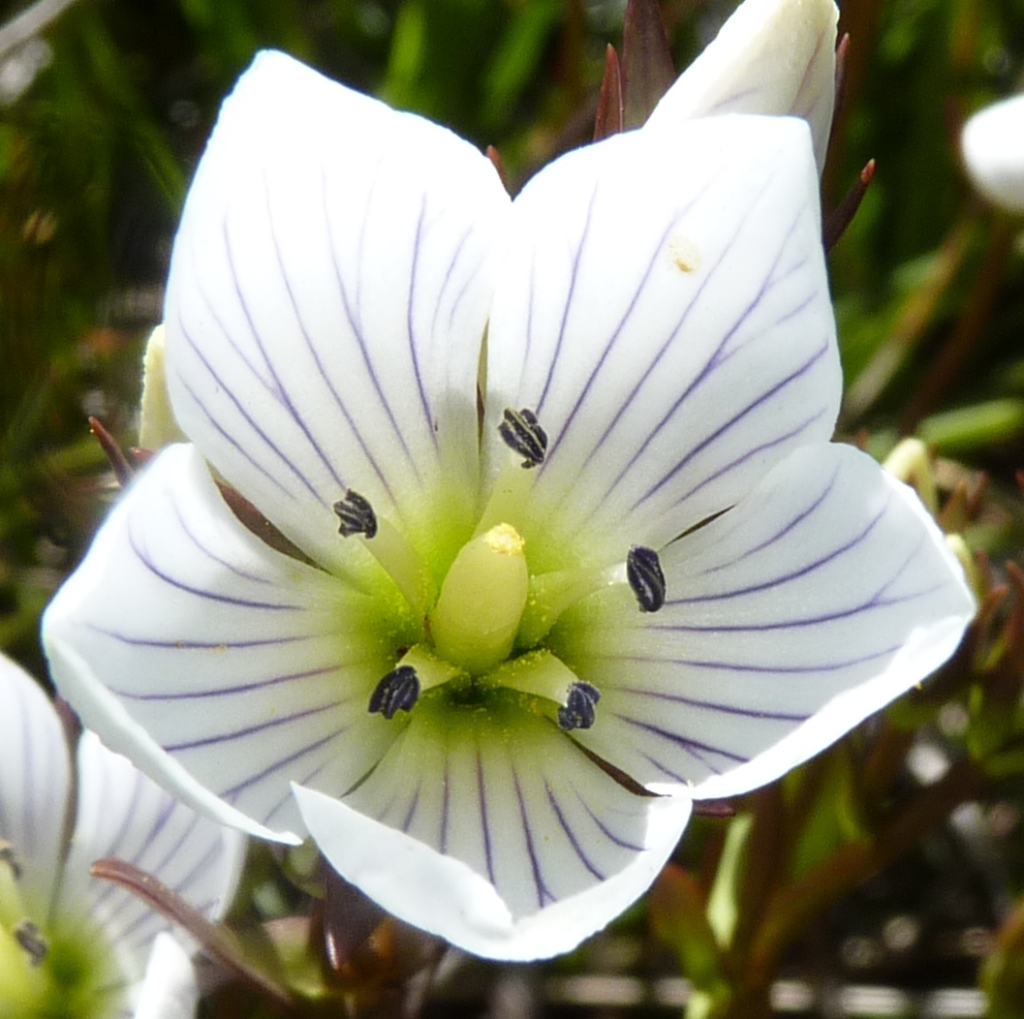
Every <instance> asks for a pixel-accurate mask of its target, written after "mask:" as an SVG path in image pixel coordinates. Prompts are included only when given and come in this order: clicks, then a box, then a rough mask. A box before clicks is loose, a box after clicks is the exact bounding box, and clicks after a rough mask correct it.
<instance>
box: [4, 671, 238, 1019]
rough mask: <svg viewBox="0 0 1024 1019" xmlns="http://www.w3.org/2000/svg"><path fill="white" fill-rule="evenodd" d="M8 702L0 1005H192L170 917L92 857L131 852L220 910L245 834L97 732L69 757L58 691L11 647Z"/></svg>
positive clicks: (79, 1009) (33, 1013)
mask: <svg viewBox="0 0 1024 1019" xmlns="http://www.w3.org/2000/svg"><path fill="white" fill-rule="evenodd" d="M0 704H3V705H4V709H3V711H2V712H0V1014H2V1015H3V1016H5V1017H7V1019H33V1017H39V1019H43V1017H53V1016H74V1017H75V1019H114V1017H118V1016H131V1015H134V1016H135V1017H136V1019H183V1017H185V1016H189V1015H193V1014H194V1011H195V1004H196V1000H197V989H196V984H195V977H194V975H193V973H192V966H191V963H190V962H189V959H188V955H187V953H186V951H185V948H184V947H183V946H182V943H181V942H180V941H179V940H178V939H177V938H176V937H174V936H172V935H171V934H169V933H166V932H167V931H168V930H169V924H168V923H167V921H165V920H164V919H163V918H162V917H160V916H159V915H157V914H156V913H153V912H152V911H151V910H150V909H149V908H148V907H147V906H146V905H145V904H144V903H142V902H141V901H140V900H139V899H137V898H135V896H133V895H132V894H131V893H130V892H129V891H127V890H126V889H124V888H121V887H120V886H116V885H113V884H111V883H109V882H106V881H100V880H98V879H95V878H91V877H90V876H89V867H90V865H91V864H92V863H93V862H94V861H95V860H97V859H101V858H104V857H111V856H114V857H118V858H119V859H123V860H126V861H128V862H129V863H134V864H135V865H136V866H137V867H139V868H140V869H142V870H144V871H146V872H147V873H151V874H153V875H154V876H156V877H157V878H158V879H159V880H160V881H161V882H162V883H164V884H166V885H167V886H168V887H170V888H172V889H173V890H175V891H177V892H178V893H179V894H180V895H182V896H183V897H184V898H185V899H187V900H188V901H189V902H191V903H192V904H193V905H194V906H196V907H198V908H200V909H202V910H203V911H204V912H205V913H206V914H207V915H212V914H215V913H217V912H218V911H219V910H220V909H221V908H222V907H225V906H226V905H227V904H228V902H229V901H230V897H231V895H232V892H233V890H234V885H235V881H236V878H237V875H238V872H239V866H240V860H241V852H242V850H243V848H244V839H242V838H241V837H240V836H239V835H238V833H236V832H233V831H228V830H226V829H224V828H223V827H222V826H221V825H219V824H216V823H215V822H212V821H209V820H207V819H206V818H203V817H199V816H198V815H196V814H195V813H194V812H193V811H192V810H189V809H188V808H187V807H185V806H183V805H182V804H180V803H179V802H177V801H176V800H175V799H174V798H173V797H171V796H169V795H168V794H167V793H165V792H163V790H161V789H159V788H158V787H157V786H155V785H154V784H153V783H152V782H151V781H150V780H149V779H148V778H146V777H145V776H144V775H142V774H141V773H140V772H138V771H136V769H135V768H133V767H132V766H131V764H130V763H129V762H128V761H126V760H125V759H124V758H123V757H120V756H118V755H117V754H112V753H111V752H110V751H109V750H107V749H106V748H104V747H103V746H102V744H101V743H100V742H99V740H98V739H97V738H96V737H95V735H93V734H92V733H88V732H86V733H84V734H83V735H82V737H81V739H80V740H79V742H78V750H77V756H76V760H75V764H74V767H73V766H72V763H71V759H70V755H69V753H68V746H67V742H66V740H65V736H64V731H63V728H62V726H61V723H60V721H59V720H58V718H57V714H56V712H55V711H54V710H53V707H52V706H51V704H50V702H49V701H48V700H47V699H46V697H45V695H44V694H43V693H42V691H41V690H40V689H39V687H38V686H37V685H36V683H35V682H33V680H32V679H31V678H30V677H29V676H28V675H26V674H25V673H24V672H23V671H22V670H21V669H20V668H19V667H18V666H17V665H15V664H14V663H13V662H11V661H10V660H9V659H7V658H4V657H3V656H0ZM69 839H70V841H69ZM147 959H148V965H147Z"/></svg>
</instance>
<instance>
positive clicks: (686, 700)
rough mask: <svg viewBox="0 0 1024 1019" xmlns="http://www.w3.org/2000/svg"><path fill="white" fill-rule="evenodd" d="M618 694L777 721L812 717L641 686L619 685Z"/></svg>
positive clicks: (805, 719)
mask: <svg viewBox="0 0 1024 1019" xmlns="http://www.w3.org/2000/svg"><path fill="white" fill-rule="evenodd" d="M615 692H616V694H630V695H631V696H633V697H651V698H653V699H655V700H661V701H669V702H670V703H672V704H685V705H686V706H687V707H691V708H703V709H706V710H708V711H716V712H720V713H722V714H725V715H739V716H742V717H745V718H762V719H766V720H768V721H777V722H806V721H807V719H808V718H809V717H810V716H809V715H806V714H799V713H795V712H790V711H762V710H760V709H759V708H753V709H752V708H740V707H737V706H736V705H733V704H721V703H718V702H716V701H705V700H702V699H701V698H699V697H684V696H683V695H682V694H675V693H665V692H663V691H661V690H644V689H641V688H639V687H632V686H617V687H616V688H615Z"/></svg>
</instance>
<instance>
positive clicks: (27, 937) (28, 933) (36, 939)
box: [13, 920, 48, 966]
mask: <svg viewBox="0 0 1024 1019" xmlns="http://www.w3.org/2000/svg"><path fill="white" fill-rule="evenodd" d="M13 933H14V940H15V941H17V942H18V944H19V945H21V947H22V948H24V949H25V951H26V952H28V956H29V961H30V962H31V963H32V965H33V966H39V965H41V964H42V962H43V960H44V959H45V958H46V953H47V951H48V946H47V944H46V938H44V937H43V934H42V931H40V930H39V928H38V927H37V926H36V925H35V924H34V923H33V922H32V921H31V920H22V921H21V922H20V923H19V924H18V926H17V927H15V928H14V932H13Z"/></svg>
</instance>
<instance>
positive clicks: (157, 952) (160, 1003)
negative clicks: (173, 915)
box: [135, 934, 199, 1019]
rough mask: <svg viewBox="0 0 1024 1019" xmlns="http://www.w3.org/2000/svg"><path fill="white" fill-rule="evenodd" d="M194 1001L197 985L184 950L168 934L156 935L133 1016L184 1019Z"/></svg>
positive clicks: (196, 1001) (193, 1009)
mask: <svg viewBox="0 0 1024 1019" xmlns="http://www.w3.org/2000/svg"><path fill="white" fill-rule="evenodd" d="M198 1004H199V987H198V985H197V984H196V975H195V971H194V970H193V969H192V963H191V962H190V961H189V957H188V954H187V953H186V952H185V950H184V949H183V948H182V947H181V945H180V944H179V943H178V942H177V941H176V940H175V939H174V938H172V937H171V936H170V935H169V934H159V935H157V938H156V941H155V942H154V943H153V951H152V953H151V954H150V957H149V963H148V965H147V966H146V977H145V982H144V983H143V985H142V990H141V994H140V996H139V1000H138V1004H137V1005H136V1007H135V1019H187V1017H189V1016H194V1015H195V1013H196V1006H197V1005H198Z"/></svg>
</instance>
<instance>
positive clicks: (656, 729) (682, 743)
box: [614, 713, 750, 768]
mask: <svg viewBox="0 0 1024 1019" xmlns="http://www.w3.org/2000/svg"><path fill="white" fill-rule="evenodd" d="M614 717H615V718H617V719H619V720H620V721H622V722H625V723H626V724H627V725H633V726H636V727H637V728H638V729H643V730H644V731H645V732H649V733H651V734H652V735H654V736H658V737H660V738H661V739H664V740H666V741H668V742H669V743H672V744H674V745H675V746H678V747H680V748H681V749H682V750H685V751H686V752H687V753H688V754H690V756H692V757H693V758H694V759H695V760H698V761H700V762H701V764H703V765H705V766H706V767H709V768H710V767H711V766H712V765H711V762H710V761H708V760H707V759H706V758H705V757H703V756H702V754H714V755H716V756H718V757H724V758H725V759H726V760H728V761H731V762H732V763H733V764H746V762H747V761H748V760H750V758H749V757H744V756H743V755H742V754H737V753H734V752H733V751H731V750H724V749H723V748H722V747H716V746H712V745H711V744H710V743H701V742H700V740H695V739H691V738H690V737H688V736H683V735H681V734H680V733H677V732H671V731H670V730H668V729H663V728H662V727H661V726H658V725H654V724H653V723H651V722H643V721H641V720H640V719H639V718H631V717H630V716H629V715H622V714H619V713H616V714H615V716H614Z"/></svg>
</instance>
